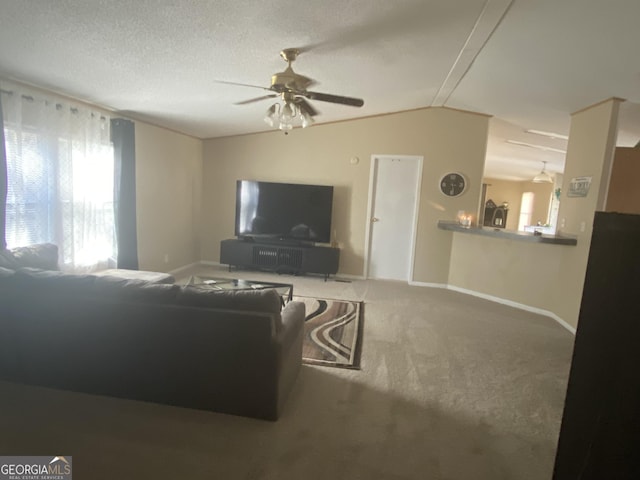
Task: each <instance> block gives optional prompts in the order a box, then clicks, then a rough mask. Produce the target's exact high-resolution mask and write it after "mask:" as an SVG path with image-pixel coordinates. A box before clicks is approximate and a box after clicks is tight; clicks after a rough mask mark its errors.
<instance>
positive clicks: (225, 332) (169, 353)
mask: <svg viewBox="0 0 640 480" xmlns="http://www.w3.org/2000/svg"><path fill="white" fill-rule="evenodd" d="M5 252H6V251H5ZM5 266H6V263H5ZM303 323H304V305H303V304H302V303H299V302H290V303H288V304H287V305H286V306H285V307H284V308H282V307H281V301H280V297H279V295H278V294H277V293H276V292H275V291H274V290H264V291H241V292H230V293H229V292H222V293H221V292H216V291H211V290H204V289H199V288H198V287H193V286H187V287H181V286H178V285H166V284H150V283H148V282H145V281H138V280H127V279H123V278H118V277H109V276H95V275H73V274H66V273H62V272H59V271H51V270H42V269H35V268H24V267H23V268H20V266H18V268H15V269H11V268H3V267H0V337H1V338H2V348H0V379H2V380H6V381H11V382H18V383H26V384H33V385H41V386H46V387H53V388H60V389H65V390H73V391H79V392H86V393H92V394H98V395H109V396H114V397H122V398H128V399H134V400H143V401H150V402H157V403H163V404H168V405H176V406H182V407H189V408H197V409H204V410H211V411H215V412H223V413H230V414H235V415H243V416H248V417H255V418H262V419H269V420H276V419H277V418H278V417H279V415H280V413H281V412H282V408H283V404H284V402H285V400H286V398H287V395H288V393H289V392H290V390H291V388H292V386H293V384H294V382H295V379H296V377H297V375H298V371H299V369H300V365H301V361H302V332H303Z"/></svg>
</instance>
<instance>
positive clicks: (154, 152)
mask: <svg viewBox="0 0 640 480" xmlns="http://www.w3.org/2000/svg"><path fill="white" fill-rule="evenodd" d="M135 135H136V190H137V191H136V195H137V207H138V208H137V225H138V257H139V263H140V269H142V270H153V271H169V270H172V269H175V268H179V267H182V266H185V265H188V264H191V263H193V262H196V261H199V260H200V242H199V239H200V206H201V191H202V188H201V185H202V184H201V181H202V141H201V140H198V139H195V138H192V137H189V136H186V135H182V134H179V133H175V132H171V131H169V130H166V129H163V128H159V127H155V126H151V125H148V124H146V123H143V122H136V132H135ZM165 260H168V261H165Z"/></svg>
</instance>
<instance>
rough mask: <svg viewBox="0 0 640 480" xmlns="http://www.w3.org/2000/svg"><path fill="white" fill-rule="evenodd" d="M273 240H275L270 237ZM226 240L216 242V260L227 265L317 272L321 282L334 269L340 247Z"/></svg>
mask: <svg viewBox="0 0 640 480" xmlns="http://www.w3.org/2000/svg"><path fill="white" fill-rule="evenodd" d="M273 240H276V239H273ZM273 240H272V241H271V242H270V241H269V239H267V240H266V241H263V240H262V239H257V238H253V239H252V240H249V241H247V240H245V239H244V238H243V239H236V238H232V239H228V240H222V242H220V263H224V264H227V265H229V268H231V267H232V266H233V267H237V268H247V269H253V270H267V271H271V272H277V273H292V274H295V275H303V274H305V273H320V274H323V275H324V279H325V281H326V280H327V278H328V277H329V275H335V274H336V273H337V272H338V264H339V260H340V249H339V248H334V247H324V246H316V245H301V244H294V245H291V244H287V243H282V242H274V241H273Z"/></svg>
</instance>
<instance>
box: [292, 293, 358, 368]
mask: <svg viewBox="0 0 640 480" xmlns="http://www.w3.org/2000/svg"><path fill="white" fill-rule="evenodd" d="M293 300H294V301H297V302H303V303H304V304H305V309H306V318H305V338H304V344H303V346H302V361H303V363H308V364H311V365H323V366H327V367H342V368H353V369H360V351H361V349H362V326H363V321H364V302H352V301H345V300H331V299H326V298H311V297H299V296H294V297H293Z"/></svg>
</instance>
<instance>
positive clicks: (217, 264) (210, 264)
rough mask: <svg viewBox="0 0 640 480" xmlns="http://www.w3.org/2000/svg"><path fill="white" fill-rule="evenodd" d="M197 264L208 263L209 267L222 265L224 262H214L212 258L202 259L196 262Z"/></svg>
mask: <svg viewBox="0 0 640 480" xmlns="http://www.w3.org/2000/svg"><path fill="white" fill-rule="evenodd" d="M195 265H206V266H208V267H221V266H222V265H223V264H222V263H220V262H214V261H212V260H200V261H199V262H196V263H195ZM224 265H226V264H224Z"/></svg>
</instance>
